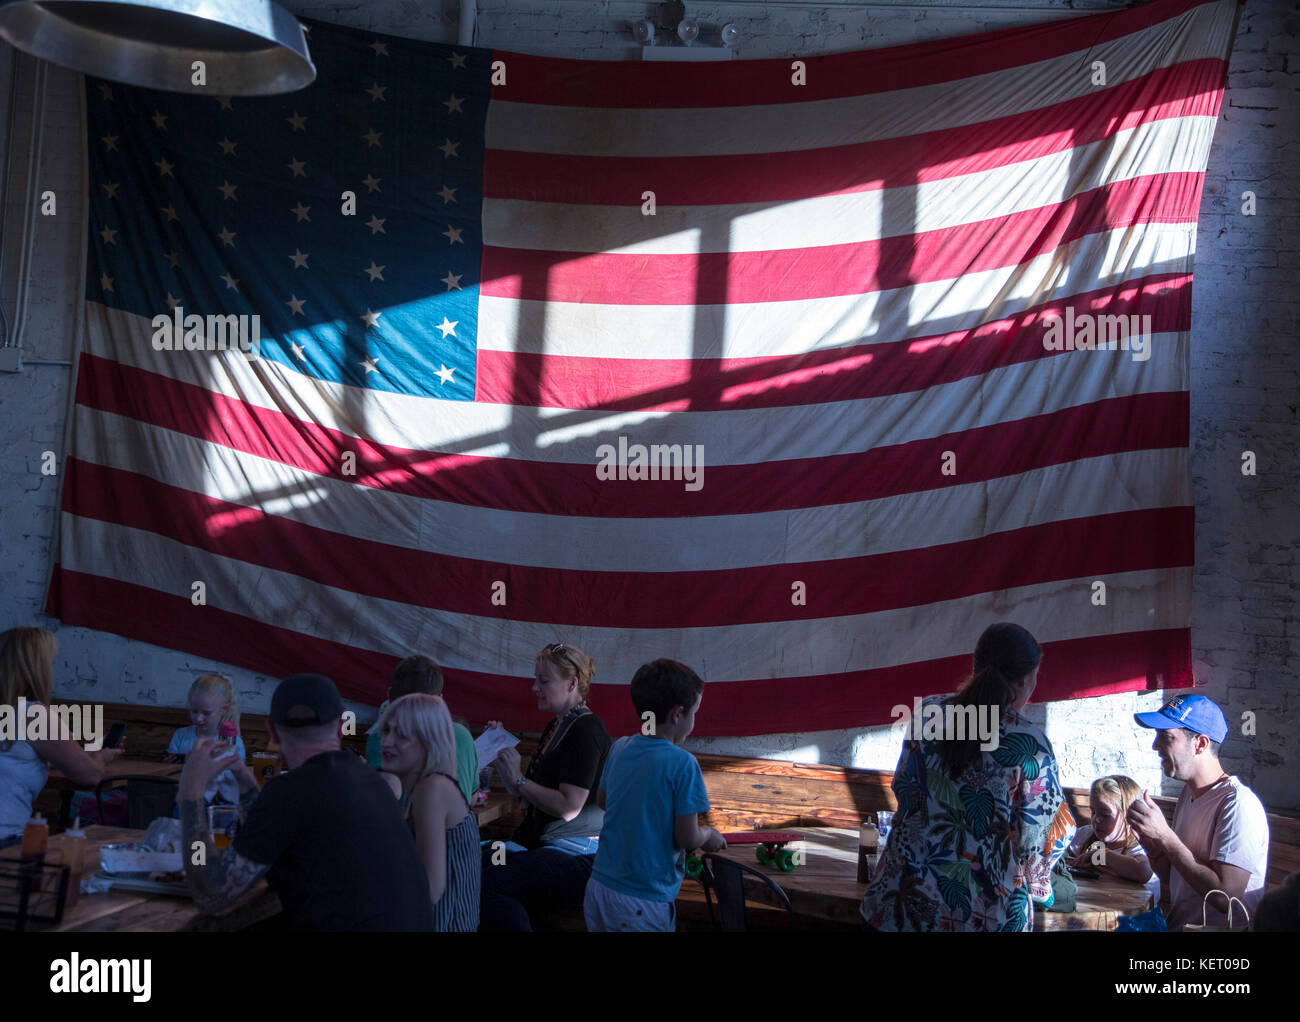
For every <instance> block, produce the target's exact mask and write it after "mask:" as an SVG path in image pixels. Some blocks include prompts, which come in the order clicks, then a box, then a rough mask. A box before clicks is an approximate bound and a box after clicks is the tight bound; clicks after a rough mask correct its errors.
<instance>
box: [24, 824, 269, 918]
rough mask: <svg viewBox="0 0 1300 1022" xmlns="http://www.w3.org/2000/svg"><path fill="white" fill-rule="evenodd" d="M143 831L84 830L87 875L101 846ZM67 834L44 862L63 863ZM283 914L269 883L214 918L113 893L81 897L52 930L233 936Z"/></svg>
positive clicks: (187, 907) (156, 899)
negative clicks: (231, 933)
mask: <svg viewBox="0 0 1300 1022" xmlns="http://www.w3.org/2000/svg"><path fill="white" fill-rule="evenodd" d="M144 833H145V832H144V831H142V830H130V829H128V828H126V827H100V826H91V827H87V828H86V860H85V868H86V870H87V872H98V870H99V848H100V846H101V845H106V844H115V843H129V842H135V841H139V840H141V839H142V838H143V837H144ZM63 844H64V835H62V834H56V835H54V836H53V837H51V838H50V843H49V848H48V850H47V851H46V859H47V860H48V861H50V862H61V861H62V855H63ZM21 851H22V849H21V848H20V847H19V846H16V845H15V846H14V847H12V848H6V849H3V850H0V855H2V856H5V857H7V858H18V857H19V855H20V853H21ZM279 911H280V899H279V898H277V897H276V896H275V894H274V892H272V891H271V889H270V888H269V887H268V886H267V884H266V880H265V879H263V880H259V881H258V882H257V884H256V885H254V887H253V888H252V890H250V891H249V892H248V893H247V894H245V895H244V896H243V897H242V898H240V899H239V901H237V902H235V904H233V905H231V906H230V908H228V909H226V910H225V911H224V912H222V913H220V914H219V915H215V916H205V915H203V914H202V913H201V912H200V911H199V910H198V907H197V906H196V905H195V904H194V901H193V899H191V898H188V897H187V898H182V897H178V896H174V895H168V894H146V893H144V892H142V891H124V890H117V889H112V890H109V891H106V892H104V893H103V894H83V895H81V897H80V899H79V900H78V901H77V904H76V905H74V906H73V907H72V909H71V910H70V911H65V912H64V914H63V921H62V922H61V923H60V924H59V925H58V926H56V927H53V928H52V929H54V930H56V931H58V932H60V933H64V932H69V933H72V932H88V931H98V932H105V931H111V932H117V931H123V930H150V931H155V932H174V931H179V930H209V931H229V930H242V929H244V928H245V927H247V926H252V925H253V924H254V923H258V922H261V921H263V920H265V919H270V918H271V917H272V916H274V915H276V914H278V913H279Z"/></svg>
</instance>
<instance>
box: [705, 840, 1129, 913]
mask: <svg viewBox="0 0 1300 1022" xmlns="http://www.w3.org/2000/svg"><path fill="white" fill-rule="evenodd" d="M780 829H781V830H782V831H786V832H789V833H792V834H799V835H801V836H802V838H803V841H802V842H801V843H802V845H803V853H804V862H803V864H802V865H799V866H796V867H795V869H794V871H793V872H791V873H783V872H782V871H781V870H779V869H777V868H775V867H772V866H764V865H761V864H760V863H759V862H758V861H757V860H756V859H755V857H754V847H755V846H754V845H731V846H729V847H728V848H727V849H726V850H725V851H723V852H722V853H721V854H722V855H724V856H725V857H727V858H729V859H734V860H735V861H737V862H741V863H744V864H745V865H746V866H753V867H754V868H755V869H758V870H759V871H760V872H762V873H766V874H767V875H768V876H770V877H771V878H772V879H773V880H775V881H776V883H777V884H778V885H779V886H780V887H781V889H782V890H784V891H785V893H786V896H787V897H789V899H790V905H791V907H792V908H793V909H794V913H795V917H796V919H795V925H796V926H799V925H801V919H802V920H803V921H804V923H805V924H806V922H807V921H808V920H810V919H811V920H816V921H818V922H822V923H830V924H833V925H837V926H850V927H855V928H856V927H858V926H859V922H860V919H861V916H860V915H859V909H860V907H861V903H862V896H863V894H865V893H866V890H867V885H866V884H860V883H858V831H857V830H856V829H855V828H845V827H782V828H780ZM787 847H791V848H797V847H798V845H790V846H787ZM1076 879H1077V882H1078V885H1079V897H1078V903H1077V907H1076V909H1075V911H1074V912H1043V911H1041V910H1039V911H1036V912H1035V913H1034V929H1035V930H1036V931H1037V930H1045V931H1052V930H1113V929H1114V928H1115V925H1116V920H1117V918H1118V917H1119V916H1120V915H1133V914H1135V913H1138V912H1143V911H1146V910H1147V909H1148V908H1150V907H1151V896H1150V893H1149V892H1148V891H1147V890H1146V888H1145V887H1143V886H1142V885H1141V884H1135V883H1131V882H1129V881H1126V880H1118V879H1113V878H1104V879H1101V880H1087V879H1085V878H1082V877H1079V878H1076ZM753 889H754V890H755V891H756V892H757V891H758V887H757V885H753ZM699 891H700V886H699V884H698V883H697V882H696V881H694V880H689V879H688V880H686V881H685V882H684V883H683V884H682V892H683V897H684V898H686V899H687V900H688V901H698V900H702V895H701V894H700V893H699ZM755 900H763V901H766V900H767V899H764V898H761V897H758V896H757V895H756V897H755ZM772 903H775V899H774V898H773V902H772Z"/></svg>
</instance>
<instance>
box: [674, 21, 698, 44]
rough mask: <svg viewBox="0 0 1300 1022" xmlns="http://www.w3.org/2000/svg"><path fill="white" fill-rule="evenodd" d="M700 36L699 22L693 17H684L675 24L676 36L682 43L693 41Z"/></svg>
mask: <svg viewBox="0 0 1300 1022" xmlns="http://www.w3.org/2000/svg"><path fill="white" fill-rule="evenodd" d="M699 37H700V23H699V22H698V21H696V20H695V19H694V18H687V19H685V20H684V21H683V22H682V23H681V24H680V25H678V26H677V38H679V39H680V40H681V41H682V42H684V43H693V42H695V40H696V39H698V38H699Z"/></svg>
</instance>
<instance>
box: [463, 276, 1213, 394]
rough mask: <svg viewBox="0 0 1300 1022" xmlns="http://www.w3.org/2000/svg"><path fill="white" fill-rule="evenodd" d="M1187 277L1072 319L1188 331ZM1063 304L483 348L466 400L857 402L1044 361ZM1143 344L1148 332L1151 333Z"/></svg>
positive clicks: (1132, 284) (1134, 285)
mask: <svg viewBox="0 0 1300 1022" xmlns="http://www.w3.org/2000/svg"><path fill="white" fill-rule="evenodd" d="M1191 283H1192V278H1191V277H1190V276H1188V275H1186V274H1175V273H1167V274H1153V275H1151V276H1148V277H1143V278H1141V279H1140V280H1131V281H1127V282H1125V283H1124V284H1123V285H1121V286H1119V287H1118V288H1108V289H1106V290H1101V291H1090V292H1087V293H1085V294H1079V295H1074V296H1072V297H1071V298H1070V299H1069V300H1068V304H1069V305H1070V306H1071V307H1072V308H1073V309H1074V310H1075V314H1076V315H1079V314H1082V313H1094V314H1104V315H1108V316H1128V315H1139V316H1140V315H1150V316H1151V329H1152V331H1153V332H1156V333H1166V332H1172V331H1180V330H1188V329H1190V326H1191ZM1066 304H1067V303H1066V302H1052V303H1049V304H1046V305H1038V306H1034V307H1032V308H1030V309H1026V310H1025V311H1024V312H1023V313H1020V314H1018V315H1016V316H1013V317H1008V318H1005V319H999V320H994V321H991V322H989V323H984V324H982V325H980V326H979V327H977V328H975V329H974V330H958V331H953V332H951V333H946V334H932V335H930V336H927V337H913V338H907V339H905V340H901V341H888V342H878V343H875V344H859V345H852V346H850V347H843V348H829V349H824V350H820V351H810V352H805V353H803V354H799V355H774V356H764V357H755V358H698V359H688V358H681V359H667V358H590V357H587V356H582V355H549V354H538V353H536V352H531V351H525V352H512V351H490V350H487V349H480V350H479V353H478V364H477V366H476V367H475V370H474V382H475V396H476V399H477V400H479V401H486V402H490V403H494V404H514V405H528V406H535V407H543V408H570V409H584V408H587V409H596V408H598V409H602V410H605V411H633V410H653V411H685V410H688V409H689V410H690V411H695V412H703V411H736V410H739V409H757V408H775V407H791V406H797V405H812V404H823V403H826V402H830V401H856V400H862V399H865V398H873V397H884V396H887V395H890V394H901V393H908V392H915V391H919V390H923V389H925V388H926V387H933V386H936V385H938V384H942V383H952V382H954V381H956V380H963V379H969V378H971V377H974V376H980V375H982V374H984V373H987V372H989V371H991V370H993V369H999V368H1003V367H1005V366H1010V365H1015V364H1018V363H1021V362H1030V361H1033V360H1035V359H1039V358H1048V357H1051V356H1053V355H1055V354H1058V353H1057V352H1051V351H1046V350H1044V348H1043V335H1044V333H1045V332H1046V330H1047V326H1046V325H1045V324H1044V322H1043V317H1045V316H1060V317H1064V316H1065V306H1066ZM1148 341H1150V338H1148Z"/></svg>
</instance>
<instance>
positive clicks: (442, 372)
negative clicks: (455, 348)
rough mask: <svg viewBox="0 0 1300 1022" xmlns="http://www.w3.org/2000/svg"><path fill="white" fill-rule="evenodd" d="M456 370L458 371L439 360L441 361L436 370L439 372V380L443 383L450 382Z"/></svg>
mask: <svg viewBox="0 0 1300 1022" xmlns="http://www.w3.org/2000/svg"><path fill="white" fill-rule="evenodd" d="M455 371H456V370H455V369H448V368H447V367H446V366H445V365H443V364H442V363H441V362H439V363H438V368H437V370H436V372H437V374H438V380H439V381H440V382H441V383H444V384H447V383H450V382H451V374H452V373H454V372H455Z"/></svg>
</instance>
